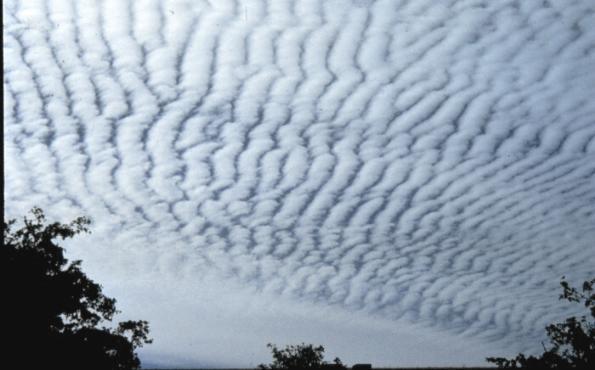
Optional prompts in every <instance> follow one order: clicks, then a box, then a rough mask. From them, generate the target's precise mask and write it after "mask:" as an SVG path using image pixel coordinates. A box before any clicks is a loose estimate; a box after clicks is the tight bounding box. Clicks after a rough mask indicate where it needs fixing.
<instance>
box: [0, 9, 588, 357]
mask: <svg viewBox="0 0 595 370" xmlns="http://www.w3.org/2000/svg"><path fill="white" fill-rule="evenodd" d="M3 10H4V24H3V32H4V45H3V48H4V85H3V86H4V121H5V123H4V130H5V137H4V156H5V159H4V163H5V193H4V195H5V201H6V208H5V215H7V216H9V217H15V216H19V215H22V214H24V213H25V212H26V211H27V210H28V209H30V207H32V206H33V205H38V206H40V207H42V208H44V209H46V210H47V213H48V214H49V215H54V216H55V217H59V218H60V219H64V218H65V217H70V216H74V215H81V214H82V215H88V216H90V217H91V218H92V219H93V221H94V225H93V234H92V235H91V236H89V237H88V243H87V244H89V245H92V248H81V247H76V248H74V249H73V250H72V251H71V253H72V256H74V257H76V258H82V259H83V260H84V261H85V263H86V264H88V266H89V268H90V269H91V271H94V274H95V275H94V277H96V278H97V280H98V281H99V282H104V284H105V285H106V288H108V291H109V289H113V290H116V291H119V289H121V291H119V292H120V293H119V295H124V297H122V298H121V299H122V300H123V301H125V305H129V306H130V307H136V309H137V310H139V311H140V312H143V309H147V308H146V306H145V303H147V304H149V303H152V302H153V300H152V298H151V297H150V293H147V294H148V295H149V296H147V295H140V294H134V293H129V291H127V290H126V289H124V288H121V287H127V286H129V287H142V288H139V289H140V290H146V289H149V288H147V286H148V287H150V286H160V285H159V284H161V283H155V282H156V281H161V282H162V281H166V280H168V279H172V280H171V281H173V282H176V283H172V287H171V291H170V293H171V296H175V295H180V294H181V295H184V294H187V292H190V291H193V289H199V290H200V289H202V288H201V287H203V288H204V289H206V290H207V291H208V292H207V293H205V291H202V293H200V294H203V295H204V296H205V297H211V298H212V299H213V300H218V299H222V300H224V301H225V300H227V299H228V298H225V297H224V296H226V294H230V295H232V296H233V295H234V294H233V293H229V292H230V291H232V292H233V291H235V292H238V293H237V295H238V296H242V298H237V299H236V300H234V299H231V301H230V302H229V303H230V304H229V305H227V306H226V307H227V308H225V309H228V310H230V312H236V311H240V310H241V309H242V305H243V304H248V303H246V302H250V299H251V298H250V297H267V298H266V299H268V300H270V301H271V302H276V301H279V302H286V303H287V302H300V305H303V306H304V307H307V306H309V307H310V308H311V309H312V310H317V309H318V308H317V307H324V308H321V309H320V310H322V311H321V312H326V313H327V314H328V315H329V316H332V314H331V312H333V310H337V311H336V312H339V311H340V312H341V313H340V314H339V313H338V314H337V315H339V317H343V316H341V315H349V314H352V313H353V314H356V315H359V316H358V317H362V318H370V320H372V319H373V320H376V319H378V320H384V321H383V322H385V323H391V324H394V325H395V327H399V325H406V326H411V327H419V328H423V330H427V331H429V332H430V333H431V332H432V331H435V333H437V335H440V336H453V337H454V338H461V341H462V342H465V341H467V342H468V343H474V342H475V343H482V344H493V345H494V346H500V347H499V348H507V349H508V350H512V351H518V350H527V349H528V350H539V348H536V346H535V345H534V344H535V343H539V342H538V341H539V339H540V338H542V336H543V327H544V326H545V324H547V323H549V322H551V321H554V320H557V319H559V318H560V317H561V316H563V315H564V314H567V313H568V311H567V310H566V308H565V306H561V305H558V304H556V303H555V302H554V301H555V293H552V292H555V291H556V287H557V281H558V280H559V278H560V276H562V275H566V276H568V277H569V279H571V280H572V279H576V280H580V279H586V278H588V277H589V275H590V274H592V273H593V270H594V268H593V260H595V245H594V241H595V214H594V212H595V118H594V117H595V103H593V96H595V68H594V67H593V66H595V4H593V2H592V1H590V0H576V1H564V2H561V1H547V0H546V1H541V0H540V1H533V0H525V1H522V2H518V1H512V0H510V1H487V0H486V1H481V0H477V1H465V0H450V1H440V2H436V1H429V0H425V1H405V0H403V1H400V0H395V1H388V0H386V1H380V0H378V1H361V0H360V1H356V0H354V1H352V2H348V1H317V0H316V1H314V0H311V1H301V0H300V1H272V0H269V1H211V2H207V1H121V0H113V1H100V2H97V1H61V0H57V1H30V0H27V1H5V2H4V5H3ZM153 284H155V285H153ZM217 284H222V286H223V285H226V284H228V286H229V287H233V288H229V290H226V289H227V288H226V289H222V290H221V292H220V293H217V289H218V288H215V287H214V286H216V285H217ZM226 286H227V285H226ZM182 287H187V288H182ZM149 290H150V289H149ZM127 292H128V293H127ZM222 292H226V293H225V294H224V293H222ZM240 292H241V293H240ZM174 293H175V294H174ZM126 294H130V296H126ZM159 294H164V293H159ZM197 294H198V293H197ZM171 296H170V297H169V298H164V301H167V300H171V299H173V298H172V297H171ZM201 297H202V295H201ZM176 299H178V298H176ZM253 299H254V300H257V299H258V300H259V299H261V298H253ZM184 300H187V301H185V303H184V304H182V303H180V302H178V303H180V307H184V309H185V312H186V313H189V312H192V310H194V309H196V310H199V311H200V310H203V309H204V308H198V307H199V306H201V305H204V301H202V302H201V301H199V300H194V301H193V300H192V298H191V297H186V298H184ZM234 302H235V303H234ZM238 302H241V304H240V303H238ZM153 303H154V302H153ZM160 304H161V306H160ZM234 304H235V305H236V306H237V307H235V308H234ZM259 304H261V303H258V304H257V306H258V305H259ZM271 304H273V305H274V304H275V303H271ZM283 304H285V303H283ZM287 304H288V305H289V303H287ZM155 305H156V306H157V307H162V309H161V311H160V310H159V309H157V308H155V309H154V310H155V311H154V312H153V311H151V312H153V314H154V316H155V319H153V321H155V320H156V318H158V317H160V315H161V316H163V314H164V312H169V311H168V310H169V308H163V307H166V306H167V305H166V304H163V303H158V302H157V303H155ZM280 307H283V306H282V305H281V306H280ZM300 307H301V306H300ZM207 311H208V310H207ZM215 311H219V309H217V310H215V309H213V312H215ZM147 312H148V311H147ZM201 312H202V311H201ZM172 314H173V313H172ZM130 315H131V316H133V317H137V316H138V314H136V313H135V312H131V313H130ZM180 315H181V316H183V317H189V316H184V315H183V314H180ZM205 315H206V313H205ZM275 315H277V313H275V312H273V311H271V312H269V316H268V317H269V318H272V317H276V316H275ZM321 315H322V314H321ZM224 316H225V315H224ZM231 317H233V315H231V314H230V318H231ZM258 317H259V318H260V319H261V320H262V321H263V322H266V321H267V316H266V315H265V314H263V313H260V314H259V316H258ZM345 317H346V316H345ZM203 318H204V316H203ZM168 320H170V321H171V320H172V319H171V317H170V318H169V319H168ZM249 320H250V318H249V317H247V318H246V321H249ZM345 320H347V319H345ZM362 320H363V319H362ZM221 321H222V323H224V322H226V320H223V319H221ZM230 321H233V319H230ZM156 325H157V326H158V327H159V324H158V323H157V324H156ZM171 325H173V326H175V325H176V324H175V323H173V322H172V323H171ZM178 325H179V326H178V327H183V324H179V323H178ZM222 325H224V324H222ZM238 325H239V326H241V324H238ZM267 325H268V324H267ZM275 325H276V324H275ZM279 325H281V324H279ZM337 325H339V324H337ZM362 325H363V324H362ZM370 325H372V324H370ZM196 327H197V328H200V325H199V323H197V324H196ZM164 330H165V329H164ZM198 330H200V329H198ZM250 330H253V331H254V332H258V328H257V327H255V328H251V329H250ZM270 330H271V332H272V333H274V332H275V330H273V329H270ZM279 330H283V329H282V328H280V329H279ZM354 330H355V329H354ZM357 330H363V329H361V328H360V329H357ZM374 330H376V329H374ZM420 330H421V329H420ZM158 333H159V331H158ZM196 335H197V336H200V335H201V334H196ZM230 335H231V334H230ZM271 335H274V334H271ZM182 337H184V338H186V337H188V338H186V339H185V340H187V341H189V342H191V341H192V340H193V337H192V336H191V334H185V335H183V336H182ZM162 338H166V339H164V341H175V339H172V338H170V337H167V336H166V335H165V334H163V336H162ZM313 338H314V339H316V338H317V337H316V336H314V337H313ZM159 339H160V338H159V336H158V335H157V336H156V341H155V344H154V347H155V348H160V347H159V346H160V344H159ZM201 340H202V339H201ZM246 341H248V340H246ZM266 341H267V339H262V342H261V339H260V337H259V339H258V340H256V342H258V343H255V344H254V346H255V348H256V347H258V350H257V351H261V349H260V347H262V351H261V352H259V353H266V348H264V345H265V344H266ZM215 342H217V341H215ZM221 342H225V341H224V340H223V339H221ZM370 342H373V341H372V340H371V341H370ZM200 343H201V344H200V345H201V346H207V348H208V346H209V345H211V344H209V342H208V341H206V340H205V342H204V343H203V342H200ZM242 343H244V342H242ZM212 345H213V346H217V345H218V346H219V347H218V348H221V346H224V344H222V343H220V342H217V343H215V344H212ZM386 345H387V348H390V343H386ZM395 347H397V346H395ZM178 349H179V348H178ZM340 350H341V348H340V346H337V351H340ZM184 351H185V350H182V349H179V352H178V354H180V353H181V354H184ZM192 351H196V348H193V349H192V350H191V349H188V350H187V352H188V356H190V353H191V352H192ZM215 352H217V350H215ZM490 354H491V353H486V355H490ZM337 355H338V356H339V357H341V358H342V359H343V358H346V359H349V357H348V356H344V355H342V354H341V353H340V352H338V353H337ZM154 357H156V358H157V357H158V356H157V355H155V356H154ZM372 360H373V359H372ZM418 360H419V361H418V362H417V363H418V364H426V363H427V362H424V361H430V362H432V361H434V359H431V360H427V359H424V358H419V359H418ZM189 361H190V360H189ZM209 361H212V363H216V361H217V360H216V359H210V360H209ZM233 361H236V362H233ZM233 361H231V362H230V363H232V364H239V365H244V363H242V362H241V361H242V360H241V359H237V360H233ZM260 361H264V360H260ZM362 361H366V359H362ZM453 361H454V360H453ZM464 361H465V359H464V358H460V361H459V363H460V362H464ZM190 362H191V361H190ZM410 363H416V360H415V359H410Z"/></svg>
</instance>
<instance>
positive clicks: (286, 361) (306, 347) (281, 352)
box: [258, 343, 345, 370]
mask: <svg viewBox="0 0 595 370" xmlns="http://www.w3.org/2000/svg"><path fill="white" fill-rule="evenodd" d="M267 347H269V348H270V349H271V352H272V354H273V362H272V363H271V364H270V365H262V364H261V365H259V366H258V367H259V368H260V369H262V370H299V369H345V366H344V365H343V363H342V362H341V360H339V358H335V359H334V360H333V363H332V364H329V363H327V362H325V361H324V360H323V358H324V347H323V346H318V347H314V346H313V345H311V344H305V343H302V344H298V345H291V346H286V347H285V349H278V348H277V347H276V346H275V345H274V344H271V343H269V344H267Z"/></svg>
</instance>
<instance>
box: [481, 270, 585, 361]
mask: <svg viewBox="0 0 595 370" xmlns="http://www.w3.org/2000/svg"><path fill="white" fill-rule="evenodd" d="M560 285H562V289H563V292H562V294H561V295H560V299H565V300H567V301H570V302H576V303H579V304H582V305H584V306H585V308H587V309H588V310H589V313H590V319H589V318H588V317H587V316H586V315H585V316H580V317H578V318H577V317H569V318H567V319H566V320H565V321H563V322H560V323H555V324H550V325H548V326H546V328H545V330H546V332H547V335H548V337H549V339H550V347H549V348H545V346H544V352H543V354H541V356H539V357H535V356H526V355H524V354H522V353H520V354H518V355H517V356H516V357H515V358H512V359H506V358H502V357H488V358H487V361H489V362H492V363H495V364H496V365H498V367H499V368H501V369H515V368H524V369H540V370H541V369H580V370H583V369H584V370H587V369H595V291H594V288H593V285H595V278H594V279H591V281H585V282H584V283H583V286H582V289H581V290H582V291H581V290H579V289H576V288H573V287H571V286H570V285H569V284H568V282H567V281H566V280H565V279H564V278H562V281H561V282H560Z"/></svg>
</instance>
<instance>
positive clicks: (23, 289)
mask: <svg viewBox="0 0 595 370" xmlns="http://www.w3.org/2000/svg"><path fill="white" fill-rule="evenodd" d="M31 213H32V214H33V218H32V219H29V218H27V217H24V225H23V226H22V227H21V228H19V229H16V230H13V228H14V226H15V220H10V221H8V222H6V221H5V222H4V244H3V246H2V250H1V256H0V260H1V267H2V275H3V276H2V277H3V288H4V289H3V297H2V298H3V306H4V309H5V310H4V322H5V324H4V325H3V335H4V341H3V342H4V343H3V347H4V348H3V350H4V353H5V355H4V356H3V357H4V358H3V360H4V363H6V362H8V363H10V364H11V365H10V368H11V369H35V368H40V369H41V368H56V369H64V370H71V369H90V370H93V369H102V370H108V369H110V370H111V369H138V368H140V360H139V359H138V356H137V355H136V353H135V352H134V351H135V349H136V348H138V347H141V346H142V345H143V344H144V343H150V342H151V340H150V339H149V338H148V332H149V327H148V323H147V322H146V321H125V322H120V323H119V324H118V325H117V326H115V327H112V328H108V327H105V326H100V325H104V324H107V323H109V322H111V320H112V318H113V316H114V315H115V314H116V313H117V312H118V311H117V310H116V306H115V304H116V300H115V299H113V298H108V297H106V296H105V295H103V293H102V289H101V286H100V285H98V284H97V283H95V282H93V281H92V280H91V279H89V278H88V277H87V276H86V275H85V273H84V272H83V271H82V270H81V261H73V262H70V263H69V262H68V260H67V259H66V258H65V257H64V250H63V248H61V247H60V246H58V245H57V244H55V242H54V240H55V239H57V238H61V239H66V238H72V237H73V236H75V235H77V234H79V233H81V232H88V228H87V227H88V225H89V224H90V221H89V220H88V219H86V218H84V217H79V218H77V219H75V220H74V221H72V222H71V223H70V224H61V223H50V224H47V225H46V224H45V216H44V214H43V211H42V210H41V209H39V208H34V209H33V210H32V211H31Z"/></svg>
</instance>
